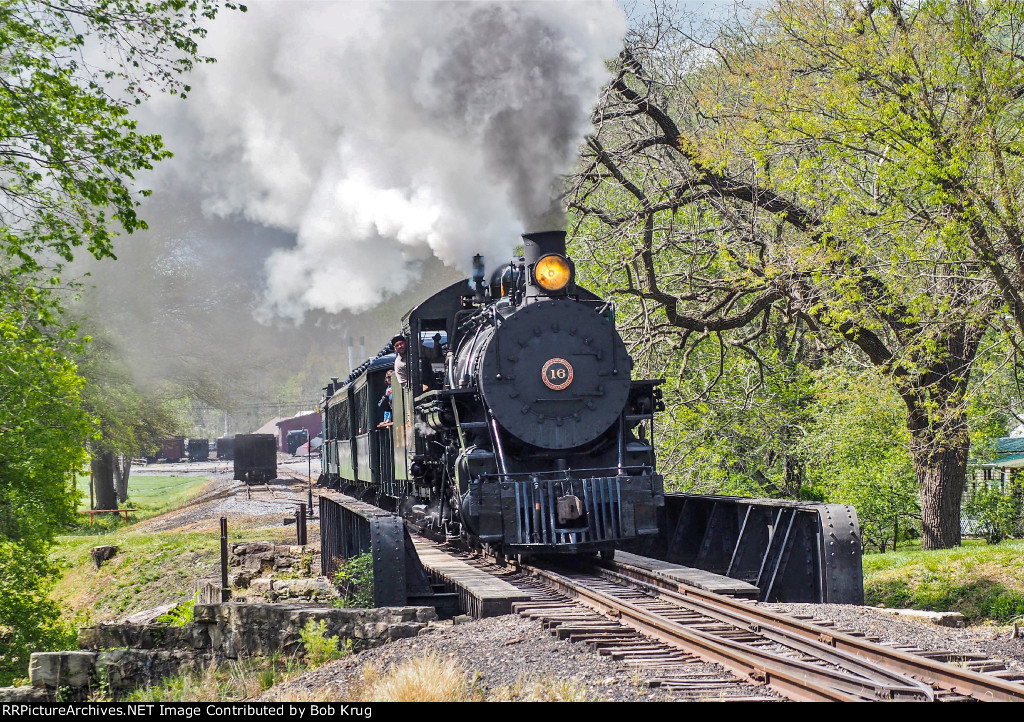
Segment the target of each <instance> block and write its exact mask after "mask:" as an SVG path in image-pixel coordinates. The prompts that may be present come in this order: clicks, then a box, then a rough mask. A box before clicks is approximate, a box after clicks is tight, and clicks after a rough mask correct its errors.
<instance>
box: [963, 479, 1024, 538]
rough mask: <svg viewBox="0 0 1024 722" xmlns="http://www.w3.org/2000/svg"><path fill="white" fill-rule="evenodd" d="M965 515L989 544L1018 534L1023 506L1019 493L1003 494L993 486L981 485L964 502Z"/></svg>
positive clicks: (1023, 515) (1023, 512) (1023, 516)
mask: <svg viewBox="0 0 1024 722" xmlns="http://www.w3.org/2000/svg"><path fill="white" fill-rule="evenodd" d="M964 513H965V515H966V516H967V517H968V518H969V519H970V520H971V521H973V522H974V523H975V525H976V529H977V531H978V532H979V533H980V534H981V535H982V536H983V537H984V538H985V541H987V542H988V543H989V544H998V543H999V542H1001V541H1002V540H1003V539H1006V538H1007V537H1012V536H1017V535H1019V534H1020V527H1021V521H1022V518H1024V508H1022V503H1021V497H1020V494H1017V493H1011V494H1004V493H1003V492H1001V491H1000V490H999V489H996V488H993V487H982V488H980V489H978V490H977V491H975V492H974V494H972V495H971V497H970V498H969V499H968V500H967V503H966V504H964Z"/></svg>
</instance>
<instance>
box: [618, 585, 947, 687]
mask: <svg viewBox="0 0 1024 722" xmlns="http://www.w3.org/2000/svg"><path fill="white" fill-rule="evenodd" d="M602 576H605V577H607V578H609V579H612V580H613V581H617V582H626V583H629V584H633V585H635V586H638V587H639V588H641V589H642V590H643V591H645V592H647V593H648V594H651V595H652V596H654V597H656V598H658V599H664V600H666V601H669V602H671V603H673V604H678V605H680V609H685V610H690V611H693V612H696V613H697V614H700V615H701V616H704V617H709V618H711V619H715V620H718V621H719V622H722V623H724V624H728V625H732V626H734V627H736V628H739V629H747V630H749V631H751V632H754V633H756V634H758V635H760V636H761V637H764V638H765V639H769V640H771V641H773V642H775V643H777V644H781V645H784V646H787V647H789V648H791V649H793V650H795V651H797V652H801V653H803V654H806V655H808V656H810V657H815V658H817V659H819V660H821V661H822V662H826V663H828V664H832V665H835V666H837V667H841V668H842V669H845V670H848V671H850V672H853V673H856V674H859V675H860V676H862V677H864V678H865V679H869V680H872V681H873V682H874V683H875V684H876V685H878V689H879V691H880V692H883V694H884V695H885V696H887V697H888V698H889V699H908V698H909V699H911V700H920V699H924V700H925V701H927V702H933V701H934V700H935V694H934V692H933V690H932V688H931V687H930V686H929V685H927V684H925V683H923V682H919V681H917V680H915V679H913V678H912V677H910V676H908V675H906V674H903V673H901V672H898V671H895V670H891V669H889V668H887V667H885V666H884V665H881V664H879V663H877V662H873V661H870V660H865V659H863V658H861V657H858V656H856V655H855V654H852V653H851V652H846V651H843V650H840V649H836V648H835V647H832V646H830V645H828V644H825V643H824V642H822V641H820V640H818V639H809V638H807V637H805V636H804V635H801V634H794V633H793V632H791V631H789V630H788V629H786V628H785V627H784V626H782V625H778V624H774V623H771V622H766V621H764V620H763V619H760V618H757V619H755V618H754V617H752V616H751V615H749V614H747V613H746V609H745V608H742V607H741V608H739V609H732V608H720V607H718V606H716V605H713V604H709V603H707V602H705V601H703V600H700V599H697V598H694V597H689V596H685V595H682V594H677V593H674V592H671V591H666V590H664V589H662V588H661V587H659V586H658V585H656V584H650V583H648V582H644V581H641V580H637V579H634V578H632V577H629V576H626V575H624V574H617V573H615V572H611V571H608V570H605V571H603V572H602Z"/></svg>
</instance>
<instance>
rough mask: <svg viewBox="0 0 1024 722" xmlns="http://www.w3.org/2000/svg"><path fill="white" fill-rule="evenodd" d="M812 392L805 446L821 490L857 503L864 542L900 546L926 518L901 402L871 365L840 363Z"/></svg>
mask: <svg viewBox="0 0 1024 722" xmlns="http://www.w3.org/2000/svg"><path fill="white" fill-rule="evenodd" d="M814 391H815V401H814V404H813V406H812V407H811V409H810V414H809V416H810V420H809V422H808V425H807V436H806V437H805V438H804V439H803V441H802V444H801V447H802V456H803V458H804V460H805V463H806V465H807V476H808V480H809V483H810V485H811V486H812V487H813V488H814V490H815V495H817V496H818V497H819V498H820V499H821V500H822V501H826V502H830V503H836V504H849V505H851V506H853V507H854V508H855V509H856V511H857V519H858V522H859V523H860V528H861V534H862V538H863V541H864V545H865V547H874V548H876V549H878V550H879V551H885V550H886V549H887V548H893V549H895V548H896V545H897V543H898V541H899V540H900V539H901V538H905V537H906V536H907V534H908V532H909V533H911V534H913V533H914V532H915V526H916V523H917V520H918V519H919V517H920V507H919V506H918V484H917V478H916V475H915V472H914V464H913V460H912V459H911V458H910V454H909V452H908V451H907V447H908V444H909V432H908V431H907V428H906V422H905V418H904V415H905V411H904V409H903V407H902V402H901V401H900V399H899V397H897V396H896V395H895V394H894V393H893V392H892V390H891V389H890V388H889V387H888V386H887V384H885V383H884V382H883V383H879V379H878V377H877V375H876V374H875V373H873V372H871V371H867V372H862V373H859V374H851V373H848V372H844V371H843V370H842V369H834V370H832V371H830V372H828V373H826V374H822V375H821V377H820V380H819V381H818V383H817V385H816V386H815V390H814Z"/></svg>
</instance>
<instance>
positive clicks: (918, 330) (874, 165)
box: [571, 0, 1017, 548]
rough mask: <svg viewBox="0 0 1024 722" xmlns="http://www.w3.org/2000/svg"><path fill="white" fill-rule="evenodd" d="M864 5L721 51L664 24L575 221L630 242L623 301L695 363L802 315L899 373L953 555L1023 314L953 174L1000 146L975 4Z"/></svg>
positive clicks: (647, 42) (647, 34)
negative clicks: (981, 84) (974, 77)
mask: <svg viewBox="0 0 1024 722" xmlns="http://www.w3.org/2000/svg"><path fill="white" fill-rule="evenodd" d="M852 7H853V6H852V5H848V4H843V3H838V2H826V3H814V2H810V1H809V0H808V1H807V2H805V1H804V0H777V2H774V3H772V4H770V6H769V7H768V8H767V10H766V11H765V12H764V13H762V14H759V15H755V16H753V17H751V18H747V19H745V21H744V22H742V23H738V24H734V25H732V26H730V27H725V28H721V29H719V30H718V31H716V32H715V33H713V34H711V35H710V36H709V37H707V38H703V37H699V36H698V35H696V34H695V33H693V32H692V31H691V30H690V29H689V28H683V27H682V26H681V25H680V24H679V22H678V18H675V17H671V16H666V15H661V14H657V13H656V14H654V15H652V16H648V18H647V20H646V21H645V22H647V23H648V25H640V26H639V27H638V28H637V30H636V31H635V33H634V34H633V35H632V36H631V37H630V38H629V39H628V42H627V48H626V50H625V51H624V52H623V54H622V56H621V57H620V58H619V60H618V61H617V63H616V64H615V68H614V70H615V76H614V79H613V81H612V83H611V84H610V85H609V88H608V92H607V94H606V95H605V97H604V98H603V100H602V103H601V106H600V107H599V108H598V110H597V112H596V114H595V132H594V135H593V136H592V137H591V138H589V139H588V141H587V147H586V157H585V166H584V168H583V169H582V171H581V172H580V173H579V174H578V175H577V177H576V179H575V184H574V187H573V189H572V194H571V207H572V208H574V209H575V211H576V212H577V213H579V214H580V215H581V216H582V217H584V218H590V219H594V220H596V221H597V222H599V223H600V224H601V226H602V228H603V229H604V232H603V233H602V234H601V235H598V236H595V237H594V238H593V239H592V240H593V241H594V242H602V243H604V242H607V240H608V238H613V239H614V243H615V244H616V245H617V246H618V247H619V248H625V249H628V251H627V252H626V254H625V258H624V261H625V262H624V263H623V264H622V266H621V269H620V270H619V272H618V273H617V279H618V281H619V288H618V291H619V294H620V295H622V296H626V297H632V298H635V299H637V302H638V303H640V304H641V305H642V307H643V309H644V314H645V316H646V317H649V318H650V319H651V325H652V327H657V328H659V329H674V330H675V332H676V334H677V338H676V341H675V345H676V346H678V347H679V348H683V349H685V348H691V347H694V346H696V345H699V344H703V343H707V342H709V341H710V342H713V343H719V344H720V345H722V347H723V348H732V349H735V350H737V351H739V352H743V353H748V354H749V353H756V350H755V349H754V347H753V345H752V341H754V340H755V339H757V338H759V337H760V336H762V335H763V334H764V333H765V332H766V330H767V329H768V328H770V327H771V323H770V320H771V319H772V318H780V317H782V318H787V319H794V320H798V321H799V322H801V323H803V324H805V325H806V328H807V329H808V330H809V331H810V334H811V336H810V337H811V338H812V339H813V340H814V342H815V343H816V344H817V345H818V347H819V349H820V350H821V352H822V353H826V352H828V351H830V350H832V349H835V348H838V347H841V346H845V347H847V348H850V349H853V350H855V351H856V352H857V354H858V355H859V358H860V359H862V360H863V361H864V362H867V363H870V364H871V365H873V366H874V367H875V368H876V370H877V371H878V372H879V373H881V374H882V375H883V376H885V377H886V378H889V379H891V380H892V382H893V383H894V387H895V388H896V390H897V392H898V393H899V395H900V397H901V398H902V400H903V402H904V405H905V407H906V412H907V421H906V423H907V427H908V429H909V431H910V450H911V453H912V456H913V459H914V466H915V471H916V475H917V479H918V483H919V484H920V487H921V499H922V514H923V526H924V537H923V543H924V546H925V547H926V548H942V547H949V546H953V545H956V544H958V543H959V541H960V526H959V505H960V497H961V493H962V490H963V486H964V478H965V470H966V462H967V452H968V448H969V437H968V425H967V416H966V404H967V399H968V396H969V393H970V389H971V371H972V365H973V362H974V360H975V358H976V354H977V351H978V348H979V343H980V342H981V339H982V337H983V335H984V333H985V332H986V330H987V328H988V327H989V326H991V325H998V324H999V315H1000V314H999V311H1000V307H1001V306H1002V304H1003V298H1002V297H1001V296H1000V294H999V289H998V288H997V286H998V285H999V284H998V283H997V281H994V280H993V277H992V276H991V275H990V274H989V272H988V271H989V270H990V269H991V264H988V265H986V263H985V260H984V258H983V257H980V256H979V255H978V254H976V253H973V252H972V248H974V247H975V246H976V245H977V243H976V242H975V241H974V240H972V239H975V238H976V237H980V236H979V233H980V230H979V229H980V228H984V229H985V231H986V232H987V233H988V234H989V235H992V234H994V233H998V234H1000V235H1003V234H1005V231H1004V229H1002V228H1001V227H999V226H997V225H996V224H995V223H992V222H990V221H981V220H980V219H979V217H978V215H977V214H975V213H974V212H973V211H970V210H969V209H967V208H966V207H965V206H963V201H962V200H961V199H960V196H959V195H958V191H957V190H956V188H957V187H956V186H951V185H950V183H949V180H948V179H949V176H950V175H953V173H954V171H956V170H957V169H960V170H963V169H965V168H966V165H967V164H966V163H965V162H964V161H965V160H966V159H967V158H969V157H970V155H969V152H968V150H967V149H968V148H969V147H970V145H971V143H975V142H981V141H984V140H985V137H986V133H985V132H982V131H984V130H985V128H984V127H981V128H980V130H979V129H978V128H977V127H973V126H969V125H965V124H964V118H965V115H966V114H967V113H966V111H967V110H969V109H970V108H971V107H972V106H971V102H970V99H969V97H965V95H964V93H960V92H959V90H960V89H961V88H964V87H968V86H969V84H967V83H960V82H959V81H958V79H957V78H956V77H953V76H955V75H956V73H955V69H956V68H957V67H959V66H960V65H963V64H964V63H965V62H967V60H965V59H964V57H963V55H964V52H963V51H964V47H965V46H964V45H963V44H962V43H961V42H959V41H958V38H960V39H961V40H962V33H961V34H960V35H959V36H958V35H956V34H950V33H949V28H950V27H952V26H956V27H959V26H957V25H956V22H960V21H956V22H954V21H952V20H950V18H949V15H950V14H952V15H956V8H955V4H952V3H951V4H944V3H931V2H924V3H917V4H914V6H913V7H914V9H915V11H914V22H913V23H912V24H910V25H909V26H908V24H907V23H906V22H905V20H903V19H901V17H902V16H901V12H902V11H903V10H905V9H906V8H904V6H903V5H902V4H901V3H899V2H895V3H885V4H883V5H879V6H877V8H876V7H875V6H874V5H866V6H864V8H866V10H865V11H864V12H863V13H861V15H860V16H858V15H857V13H855V12H854V13H853V15H851V12H853V11H851V10H850V8H852ZM1011 14H1012V13H1011ZM857 17H860V18H861V21H859V22H858V21H857ZM1002 17H1004V18H1005V17H1008V15H1007V14H1006V12H1003V15H1002ZM908 27H910V28H912V29H913V32H908V30H907V28H908ZM993 32H998V30H993ZM1014 62H1017V61H1010V60H1009V59H1007V63H1006V64H1007V65H1012V64H1014ZM976 125H977V124H976ZM965 128H968V130H967V131H965ZM962 134H965V135H962ZM953 141H956V144H955V145H954V146H951V143H952V142H953ZM986 142H987V141H986ZM972 175H973V172H972ZM612 197H614V199H615V200H614V202H611V203H609V199H610V198H612ZM986 198H987V200H988V201H995V200H997V199H996V198H995V194H989V195H988V196H986ZM1002 202H1003V201H999V203H1002ZM610 209H614V210H610ZM979 223H980V226H979ZM664 332H665V331H664V330H663V331H662V333H664Z"/></svg>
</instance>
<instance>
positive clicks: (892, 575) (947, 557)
mask: <svg viewBox="0 0 1024 722" xmlns="http://www.w3.org/2000/svg"><path fill="white" fill-rule="evenodd" d="M863 563H864V595H865V601H866V603H867V604H871V605H874V606H885V607H894V608H909V609H927V610H930V611H935V612H945V611H955V612H960V613H961V614H963V615H964V618H965V619H966V620H967V623H968V624H981V623H990V624H1007V623H1009V622H1011V621H1013V620H1014V619H1020V618H1021V616H1022V615H1024V540H1020V539H1013V540H1005V541H1003V542H1001V543H1000V544H986V543H985V542H984V541H981V540H973V539H969V540H965V542H964V544H963V545H962V546H960V547H957V548H956V549H941V550H934V551H923V550H921V549H919V548H904V547H901V548H900V549H899V550H897V551H895V552H889V553H887V554H865V555H864V560H863Z"/></svg>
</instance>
